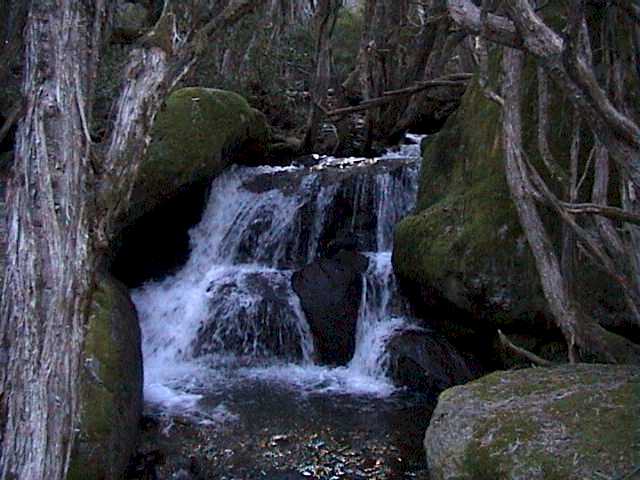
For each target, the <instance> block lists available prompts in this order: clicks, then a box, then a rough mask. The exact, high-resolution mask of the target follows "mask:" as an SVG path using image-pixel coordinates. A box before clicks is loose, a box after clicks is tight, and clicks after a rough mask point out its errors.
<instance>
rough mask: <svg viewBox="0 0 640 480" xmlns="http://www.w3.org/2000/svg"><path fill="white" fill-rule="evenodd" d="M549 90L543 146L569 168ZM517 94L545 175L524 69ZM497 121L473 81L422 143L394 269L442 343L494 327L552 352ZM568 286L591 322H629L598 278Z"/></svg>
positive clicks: (560, 111)
mask: <svg viewBox="0 0 640 480" xmlns="http://www.w3.org/2000/svg"><path fill="white" fill-rule="evenodd" d="M499 64H500V58H499V54H498V52H494V53H493V54H492V69H491V72H492V74H493V75H494V76H495V77H496V78H495V79H494V80H493V84H498V82H499V79H498V75H499V70H500V69H499ZM550 88H551V91H550V94H551V98H552V99H553V100H552V102H551V108H550V111H549V115H550V124H551V125H553V128H552V129H551V130H552V131H551V132H550V147H551V150H552V153H553V155H554V157H555V158H556V160H557V161H558V163H559V164H560V165H561V166H564V167H567V169H568V162H569V159H568V152H569V145H570V142H571V128H572V125H571V120H570V117H571V115H570V112H571V108H570V105H569V104H568V102H567V100H566V99H563V98H562V96H561V95H560V94H559V93H558V92H557V91H555V89H554V88H553V85H550ZM523 92H524V94H525V104H524V107H523V114H524V118H523V132H524V147H525V151H526V152H527V155H528V158H529V159H530V160H531V161H532V162H533V163H534V164H536V165H537V166H538V167H539V171H541V172H545V169H544V166H543V162H542V160H541V158H540V156H539V153H538V147H537V131H538V125H537V110H538V108H537V98H538V97H537V92H538V85H537V77H536V68H535V65H534V63H533V62H532V61H530V62H529V64H528V65H527V68H526V69H525V74H524V77H523ZM501 122H502V118H501V111H500V108H499V107H498V106H497V105H496V104H494V103H492V102H491V101H489V100H488V99H487V98H486V97H485V95H484V93H483V91H482V89H481V88H480V86H479V85H478V84H477V82H474V83H473V84H472V85H471V86H470V88H469V89H468V91H467V92H466V93H465V96H464V97H463V100H462V103H461V106H460V108H459V109H458V110H457V112H456V113H455V114H454V115H453V116H452V117H450V118H449V119H448V121H447V123H446V124H445V126H444V128H443V130H442V131H440V132H439V133H438V134H437V135H435V136H434V137H431V138H429V139H428V140H427V141H426V143H425V144H424V154H423V167H422V177H421V183H420V190H419V196H418V204H417V209H416V212H415V214H414V215H411V216H409V217H408V218H406V219H405V220H404V221H403V222H401V223H400V224H399V226H398V227H397V229H396V235H395V244H394V253H393V263H394V268H395V272H396V274H397V275H398V277H399V279H400V282H401V284H402V286H403V287H404V288H405V290H406V291H407V293H409V295H410V297H411V298H412V299H413V300H414V302H415V303H416V304H417V305H419V307H420V309H422V311H425V312H426V311H427V309H429V308H430V309H432V310H433V309H439V310H440V313H441V312H442V311H446V312H447V315H446V320H447V321H445V322H441V325H440V327H441V330H442V331H443V333H445V335H447V336H448V337H449V338H450V339H452V340H454V341H455V340H456V338H458V337H459V338H463V337H465V338H466V339H467V340H466V341H467V342H471V343H474V342H476V335H477V334H478V333H487V332H495V329H497V328H501V329H503V330H505V331H506V332H508V333H510V334H519V335H533V336H535V335H537V336H538V337H539V338H537V339H536V340H535V342H534V343H535V345H533V346H534V347H535V348H534V350H536V351H543V350H544V349H545V348H547V347H549V346H550V345H551V347H549V348H553V349H555V346H557V343H556V339H557V338H556V336H557V332H556V331H555V329H554V328H553V325H554V322H553V319H552V317H551V314H550V312H549V310H548V307H547V302H546V300H545V298H544V295H543V291H542V287H541V285H540V281H539V277H538V273H537V270H536V266H535V262H534V259H533V256H532V254H531V252H530V249H529V245H528V243H527V240H526V238H525V235H524V233H523V231H522V229H521V227H520V223H519V219H518V215H517V212H516V209H515V206H514V204H513V202H512V200H511V197H510V193H509V188H508V185H507V182H506V178H505V172H504V155H503V149H502V125H501ZM583 130H585V129H583ZM582 145H583V149H582V150H583V152H584V155H585V157H586V156H587V155H588V152H589V147H590V145H591V139H590V138H589V137H588V136H587V135H586V134H585V135H584V138H583V140H582ZM583 162H584V163H586V158H584V159H583ZM584 163H582V164H584ZM545 173H546V172H545ZM549 184H550V185H552V186H553V185H554V183H553V182H551V181H550V182H549ZM584 190H585V192H587V193H588V192H589V188H588V187H587V188H585V189H584ZM583 200H586V198H585V199H583ZM541 214H542V216H543V218H544V219H545V220H546V225H547V227H548V228H549V232H550V235H551V236H552V238H553V239H554V241H558V239H559V233H560V232H559V227H560V224H561V222H560V220H559V219H557V218H555V215H554V213H553V212H551V211H550V210H545V209H542V210H541ZM577 278H578V280H579V282H580V287H579V288H578V291H579V292H583V293H586V295H583V298H580V300H581V302H582V303H583V306H584V307H585V309H586V310H587V311H589V312H590V313H591V314H592V315H593V316H594V318H598V319H601V320H603V321H606V322H609V324H615V325H624V324H626V322H628V320H629V317H628V316H627V315H626V313H625V311H626V307H625V305H624V303H623V296H622V294H621V293H620V291H617V290H616V289H615V287H614V286H613V282H611V281H609V279H608V278H607V277H606V276H605V275H603V274H602V273H601V272H599V271H598V270H597V269H595V268H592V267H590V265H589V262H588V261H582V262H580V265H579V272H578V275H577ZM429 313H430V314H431V315H432V314H433V311H431V312H429ZM461 319H464V322H462V320H461ZM490 341H491V340H489V342H490ZM494 353H495V352H494ZM495 355H496V356H497V355H498V354H497V353H495Z"/></svg>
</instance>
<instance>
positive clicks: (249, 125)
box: [128, 87, 270, 222]
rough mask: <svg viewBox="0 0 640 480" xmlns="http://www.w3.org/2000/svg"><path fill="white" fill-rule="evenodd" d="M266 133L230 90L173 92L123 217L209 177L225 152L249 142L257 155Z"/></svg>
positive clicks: (227, 158)
mask: <svg viewBox="0 0 640 480" xmlns="http://www.w3.org/2000/svg"><path fill="white" fill-rule="evenodd" d="M269 137H270V130H269V126H268V125H267V123H266V119H265V117H264V115H262V114H261V113H260V112H258V111H257V110H254V109H252V108H251V107H250V106H249V104H248V103H247V101H246V100H245V99H244V98H243V97H241V96H240V95H238V94H236V93H233V92H227V91H223V90H214V89H207V88H199V87H191V88H183V89H180V90H178V91H176V92H174V93H173V94H172V95H170V96H169V98H168V99H167V100H166V102H165V105H164V107H163V109H162V111H161V112H160V113H159V114H158V117H157V119H156V122H155V124H154V128H153V132H152V142H151V145H150V147H149V151H148V153H147V156H146V158H145V160H144V161H143V162H142V165H141V167H140V173H139V176H138V178H139V181H138V182H137V183H136V186H135V187H134V191H133V196H132V200H131V209H130V213H129V218H128V221H129V222H131V221H133V220H135V219H136V218H138V217H139V216H141V215H142V214H144V213H146V212H148V211H150V210H151V209H153V208H154V207H155V206H157V205H158V204H160V203H161V202H162V201H164V200H166V199H168V198H170V197H172V196H173V195H175V194H177V193H178V192H179V191H180V190H181V189H183V188H186V187H188V186H189V185H192V184H194V183H197V182H200V181H205V180H208V179H211V178H213V177H215V176H216V175H217V174H219V173H220V172H221V171H222V170H223V169H224V168H225V167H226V166H227V165H228V164H229V163H230V161H231V160H232V156H231V153H233V152H235V151H237V150H239V149H240V148H242V147H243V146H245V145H247V144H248V143H249V142H250V143H251V150H252V152H253V154H254V155H260V147H262V151H264V148H266V144H267V142H268V141H269Z"/></svg>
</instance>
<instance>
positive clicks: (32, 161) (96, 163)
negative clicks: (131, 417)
mask: <svg viewBox="0 0 640 480" xmlns="http://www.w3.org/2000/svg"><path fill="white" fill-rule="evenodd" d="M259 4H260V2H255V1H250V0H244V1H238V2H233V4H232V5H231V6H229V7H227V8H226V9H225V10H224V11H223V12H222V13H221V14H220V15H218V16H216V17H215V18H214V19H212V20H210V21H209V22H208V23H206V24H205V25H204V26H203V27H202V28H200V29H199V30H197V31H196V30H195V26H193V25H191V26H190V27H187V28H190V30H189V31H182V32H181V33H182V35H176V32H175V28H176V26H175V23H176V22H175V16H174V14H173V13H171V12H170V11H169V10H168V9H165V11H164V12H163V14H162V16H161V18H160V20H159V21H158V23H157V25H156V26H155V27H154V29H153V30H152V31H151V32H149V34H147V36H146V37H145V39H144V40H143V42H142V44H141V46H140V47H139V48H137V49H134V50H133V51H132V52H131V55H130V58H129V63H128V65H127V67H126V69H125V72H124V77H123V84H122V87H121V91H120V94H119V96H118V98H117V100H116V102H115V105H114V109H113V111H114V112H115V118H114V121H113V127H112V131H111V134H110V136H109V137H108V140H107V141H106V144H105V145H103V146H97V145H94V144H92V141H91V137H90V133H89V132H90V125H91V116H90V112H91V104H92V98H91V93H92V83H93V81H94V78H95V71H96V65H97V62H98V54H99V52H100V43H101V37H102V30H103V25H104V23H105V18H106V13H105V12H106V5H105V0H94V1H92V2H91V1H81V0H68V1H65V2H62V3H61V2H59V1H57V0H40V1H38V2H33V3H32V7H31V11H30V13H29V19H28V23H27V29H26V39H25V44H26V55H25V58H26V66H25V69H26V73H25V80H24V84H23V93H24V95H25V101H26V107H25V116H24V119H23V120H22V122H21V123H20V127H19V130H18V138H17V150H16V155H15V165H14V172H13V178H12V180H11V182H10V184H9V191H8V192H9V193H8V197H7V198H8V206H9V208H10V214H9V223H8V230H9V234H8V247H7V256H6V263H7V268H6V275H5V281H4V284H3V292H2V293H3V296H2V306H1V308H0V335H1V337H0V362H1V363H0V410H1V411H0V427H1V428H0V432H1V433H0V434H1V436H2V437H1V441H2V449H1V450H0V455H1V457H0V477H1V478H2V479H3V480H4V479H19V480H58V479H63V478H64V477H65V475H66V472H67V469H68V466H69V459H70V455H71V450H72V446H73V440H74V436H75V434H76V431H77V427H78V425H77V419H78V407H79V391H78V390H79V385H78V382H79V378H80V368H81V365H80V360H81V353H82V345H83V337H84V331H83V329H84V326H85V323H86V319H87V314H88V309H89V305H90V302H91V295H92V291H93V286H94V275H95V271H96V264H97V262H98V261H99V257H100V254H101V253H102V250H103V249H106V248H108V245H109V240H110V236H111V235H112V234H113V225H114V220H115V218H116V217H117V216H118V215H119V214H120V213H121V212H123V211H124V210H125V209H126V208H127V205H128V201H129V196H130V192H131V189H132V187H133V184H134V182H135V179H136V175H137V171H138V167H139V166H140V163H141V161H142V159H143V158H144V153H145V150H146V148H147V146H148V145H149V141H150V132H151V127H152V126H153V122H154V119H155V116H156V114H157V112H158V111H159V109H160V107H161V104H162V102H163V100H164V98H165V96H166V94H167V93H168V92H169V91H170V90H171V89H172V88H173V87H174V86H175V84H176V83H177V82H178V81H179V79H180V78H182V76H183V75H184V74H185V73H186V72H187V71H188V69H189V68H190V67H191V65H193V63H194V61H195V58H196V56H197V54H198V52H199V51H200V44H201V43H202V42H203V41H206V40H207V37H208V36H210V35H212V34H213V33H215V32H217V31H219V30H221V29H224V28H226V27H229V26H230V25H233V24H234V23H235V22H236V21H238V20H239V19H240V18H242V17H243V16H244V15H246V14H247V13H250V12H251V11H253V9H255V8H256V7H257V6H258V5H259ZM185 39H186V40H185Z"/></svg>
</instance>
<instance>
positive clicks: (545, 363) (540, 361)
mask: <svg viewBox="0 0 640 480" xmlns="http://www.w3.org/2000/svg"><path fill="white" fill-rule="evenodd" d="M498 336H499V337H500V342H501V343H502V345H504V346H505V347H506V348H508V349H509V350H511V351H512V352H514V353H515V354H516V355H518V356H520V357H524V358H526V359H527V360H529V361H530V362H532V363H535V364H536V365H540V366H541V367H552V366H554V365H556V364H555V363H553V362H550V361H549V360H546V359H544V358H542V357H539V356H538V355H536V354H535V353H531V352H530V351H529V350H525V349H524V348H521V347H518V346H517V345H514V344H513V343H511V341H510V340H509V339H508V338H507V337H506V335H505V334H504V333H502V331H500V330H498Z"/></svg>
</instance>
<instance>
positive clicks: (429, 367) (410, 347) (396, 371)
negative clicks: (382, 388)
mask: <svg viewBox="0 0 640 480" xmlns="http://www.w3.org/2000/svg"><path fill="white" fill-rule="evenodd" d="M387 352H388V355H389V367H390V368H389V370H390V373H391V378H392V379H393V381H394V383H395V384H396V385H399V386H403V387H408V388H410V389H413V390H417V391H421V392H424V393H428V394H432V395H435V394H438V393H440V392H441V391H442V390H444V389H446V388H449V387H452V386H454V385H459V384H461V383H465V382H468V381H469V380H471V379H472V378H473V377H474V373H475V372H474V371H473V370H472V368H471V367H470V365H469V363H468V361H467V359H465V358H464V357H463V356H462V355H461V354H460V353H459V352H458V351H457V350H456V349H455V348H454V347H453V346H452V345H451V344H450V343H449V342H447V340H446V339H444V338H442V336H440V335H438V334H437V333H435V332H431V331H429V330H425V329H423V328H417V327H415V328H411V329H406V330H402V331H400V332H398V333H396V334H395V335H394V336H393V337H392V338H391V340H389V343H388V344H387Z"/></svg>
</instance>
